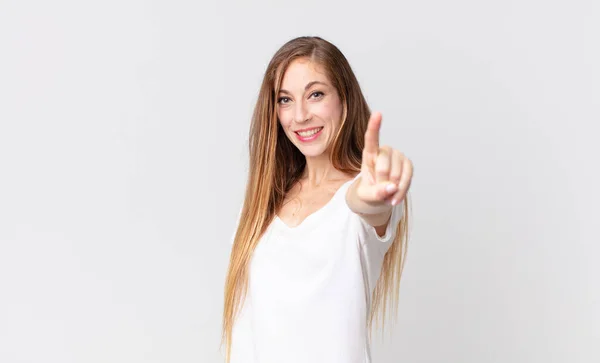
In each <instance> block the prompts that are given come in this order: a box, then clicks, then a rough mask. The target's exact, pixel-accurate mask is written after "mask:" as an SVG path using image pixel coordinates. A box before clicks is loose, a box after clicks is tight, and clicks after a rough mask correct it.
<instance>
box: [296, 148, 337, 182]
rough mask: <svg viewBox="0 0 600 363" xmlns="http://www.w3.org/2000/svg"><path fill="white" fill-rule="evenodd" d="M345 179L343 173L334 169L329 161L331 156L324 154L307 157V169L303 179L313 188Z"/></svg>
mask: <svg viewBox="0 0 600 363" xmlns="http://www.w3.org/2000/svg"><path fill="white" fill-rule="evenodd" d="M340 177H343V173H341V172H340V171H339V170H337V169H335V168H334V167H333V164H331V161H330V160H329V154H327V153H323V154H321V155H319V156H308V157H306V167H305V169H304V174H303V175H302V178H303V179H306V182H307V183H308V184H309V185H311V186H318V185H320V184H321V183H323V182H327V181H329V180H332V179H337V178H340Z"/></svg>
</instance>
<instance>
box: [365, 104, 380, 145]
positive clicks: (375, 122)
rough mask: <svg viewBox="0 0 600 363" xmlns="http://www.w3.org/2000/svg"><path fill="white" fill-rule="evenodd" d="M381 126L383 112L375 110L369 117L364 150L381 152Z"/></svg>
mask: <svg viewBox="0 0 600 363" xmlns="http://www.w3.org/2000/svg"><path fill="white" fill-rule="evenodd" d="M380 128H381V114H380V113H379V112H373V113H372V114H371V117H370V118H369V123H368V125H367V131H366V132H365V149H364V151H366V152H368V153H372V154H377V152H379V129H380Z"/></svg>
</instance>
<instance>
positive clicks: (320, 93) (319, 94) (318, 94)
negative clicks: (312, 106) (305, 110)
mask: <svg viewBox="0 0 600 363" xmlns="http://www.w3.org/2000/svg"><path fill="white" fill-rule="evenodd" d="M323 95H324V93H323V92H321V91H315V92H313V93H311V94H310V97H313V98H319V97H322V96H323Z"/></svg>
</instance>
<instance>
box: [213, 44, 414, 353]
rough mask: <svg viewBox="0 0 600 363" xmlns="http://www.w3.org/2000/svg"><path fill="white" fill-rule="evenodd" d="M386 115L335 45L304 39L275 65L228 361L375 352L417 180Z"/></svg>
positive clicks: (261, 104)
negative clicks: (386, 134) (372, 106)
mask: <svg viewBox="0 0 600 363" xmlns="http://www.w3.org/2000/svg"><path fill="white" fill-rule="evenodd" d="M380 125H381V115H380V114H379V113H373V114H371V113H370V111H369V107H368V106H367V103H366V101H365V99H364V97H363V95H362V93H361V90H360V87H359V85H358V81H357V80H356V77H355V76H354V74H353V72H352V70H351V68H350V65H349V64H348V61H347V60H346V58H345V57H344V56H343V54H342V53H341V52H340V51H339V49H337V48H336V47H335V46H334V45H333V44H331V43H329V42H327V41H325V40H323V39H321V38H319V37H300V38H296V39H293V40H291V41H289V42H288V43H286V44H285V45H283V46H282V47H281V48H280V49H279V50H278V51H277V53H276V54H275V56H274V57H273V59H272V60H271V62H270V63H269V66H268V68H267V70H266V73H265V76H264V79H263V83H262V86H261V89H260V93H259V96H258V101H257V104H256V107H255V110H254V115H253V119H252V125H251V130H250V173H249V178H248V183H247V188H246V197H245V201H244V205H243V207H242V208H241V211H240V216H239V221H238V227H237V231H236V233H235V235H234V237H233V241H232V242H233V247H232V251H231V259H230V264H229V270H228V274H227V281H226V285H225V306H224V313H223V342H224V343H225V344H226V349H227V351H226V360H227V361H228V362H231V363H271V362H273V363H275V362H277V363H288V362H302V363H317V362H327V363H335V362H340V363H341V362H343V363H353V362H356V363H358V362H360V363H366V362H370V351H369V340H370V334H369V331H370V327H371V324H372V322H373V320H374V317H375V315H376V313H379V317H380V318H381V319H382V320H383V319H384V318H385V317H386V310H388V308H389V307H390V306H391V307H394V311H395V308H396V306H397V296H398V288H399V283H400V276H401V274H402V267H403V263H404V257H405V254H406V241H407V236H408V233H407V214H408V208H407V206H408V203H407V201H406V200H405V199H406V193H407V191H408V188H409V186H410V182H411V178H412V163H411V162H410V160H408V159H407V158H406V157H404V155H403V154H402V153H400V152H399V151H397V150H394V149H392V148H390V147H388V146H380V145H379V129H380Z"/></svg>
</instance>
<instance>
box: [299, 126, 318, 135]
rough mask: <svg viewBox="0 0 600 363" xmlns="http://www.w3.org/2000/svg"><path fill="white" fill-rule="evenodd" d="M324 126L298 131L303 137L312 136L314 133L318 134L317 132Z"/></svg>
mask: <svg viewBox="0 0 600 363" xmlns="http://www.w3.org/2000/svg"><path fill="white" fill-rule="evenodd" d="M321 129H322V127H319V128H318V129H312V130H310V131H302V132H298V135H300V136H302V137H309V136H312V135H314V134H316V133H317V132H319V131H321Z"/></svg>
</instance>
